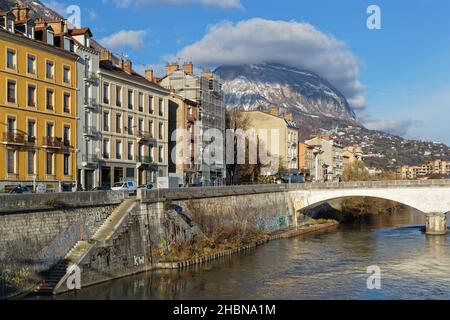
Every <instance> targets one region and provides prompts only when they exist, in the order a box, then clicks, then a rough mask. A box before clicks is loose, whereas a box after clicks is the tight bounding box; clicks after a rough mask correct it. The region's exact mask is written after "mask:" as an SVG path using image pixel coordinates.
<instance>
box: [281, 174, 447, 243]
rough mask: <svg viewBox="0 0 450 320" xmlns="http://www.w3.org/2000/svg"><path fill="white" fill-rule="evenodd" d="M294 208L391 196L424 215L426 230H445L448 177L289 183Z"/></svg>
mask: <svg viewBox="0 0 450 320" xmlns="http://www.w3.org/2000/svg"><path fill="white" fill-rule="evenodd" d="M287 188H288V189H289V196H290V198H291V201H292V203H293V207H294V210H295V211H299V210H302V209H308V208H313V207H316V206H318V205H320V204H323V203H325V202H328V201H330V200H335V199H342V198H349V197H371V198H379V199H386V200H392V201H395V202H398V203H401V204H404V205H406V206H409V207H411V208H414V209H417V210H419V211H422V212H423V213H425V214H426V215H427V233H429V234H443V233H446V232H447V222H446V213H448V212H450V180H419V181H415V180H414V181H412V180H399V181H367V182H346V183H325V184H305V185H301V186H288V187H287Z"/></svg>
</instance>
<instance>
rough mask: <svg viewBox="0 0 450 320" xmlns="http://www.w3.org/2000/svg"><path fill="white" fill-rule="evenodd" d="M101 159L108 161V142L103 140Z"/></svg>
mask: <svg viewBox="0 0 450 320" xmlns="http://www.w3.org/2000/svg"><path fill="white" fill-rule="evenodd" d="M103 158H105V159H109V140H107V139H105V140H103Z"/></svg>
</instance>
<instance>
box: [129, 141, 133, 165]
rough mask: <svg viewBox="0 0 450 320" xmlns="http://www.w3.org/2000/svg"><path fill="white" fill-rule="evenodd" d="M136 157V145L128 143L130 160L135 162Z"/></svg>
mask: <svg viewBox="0 0 450 320" xmlns="http://www.w3.org/2000/svg"><path fill="white" fill-rule="evenodd" d="M133 156H134V145H133V142H128V160H130V161H131V160H133V158H134V157H133Z"/></svg>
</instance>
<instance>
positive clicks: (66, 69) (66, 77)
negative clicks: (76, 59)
mask: <svg viewBox="0 0 450 320" xmlns="http://www.w3.org/2000/svg"><path fill="white" fill-rule="evenodd" d="M63 81H64V83H68V84H70V67H67V66H64V68H63Z"/></svg>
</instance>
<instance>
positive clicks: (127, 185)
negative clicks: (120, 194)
mask: <svg viewBox="0 0 450 320" xmlns="http://www.w3.org/2000/svg"><path fill="white" fill-rule="evenodd" d="M137 189H138V185H137V184H136V182H134V181H124V182H117V183H115V184H114V185H113V187H112V188H111V190H113V191H129V193H130V195H131V194H135V193H136V190H137Z"/></svg>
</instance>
